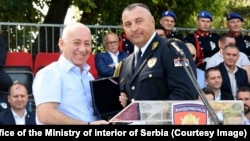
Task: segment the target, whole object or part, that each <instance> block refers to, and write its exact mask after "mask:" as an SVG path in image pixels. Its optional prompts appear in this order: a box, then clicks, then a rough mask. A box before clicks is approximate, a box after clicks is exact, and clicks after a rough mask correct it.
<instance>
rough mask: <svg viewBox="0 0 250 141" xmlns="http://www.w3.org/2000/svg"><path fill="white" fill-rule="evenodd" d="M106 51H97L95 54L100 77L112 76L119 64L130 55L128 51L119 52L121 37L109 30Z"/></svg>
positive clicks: (105, 39)
mask: <svg viewBox="0 0 250 141" xmlns="http://www.w3.org/2000/svg"><path fill="white" fill-rule="evenodd" d="M104 46H105V48H106V52H105V53H97V54H96V56H95V62H96V69H97V71H98V74H99V76H98V78H105V77H111V76H113V74H114V71H115V68H116V66H117V64H118V63H119V62H120V61H121V60H122V59H124V58H126V57H127V56H128V53H126V52H119V38H118V36H117V35H116V34H115V33H113V32H109V33H107V34H106V35H105V36H104Z"/></svg>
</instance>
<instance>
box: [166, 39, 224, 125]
mask: <svg viewBox="0 0 250 141" xmlns="http://www.w3.org/2000/svg"><path fill="white" fill-rule="evenodd" d="M170 45H172V46H175V45H173V44H170ZM174 48H176V47H174ZM178 48H179V47H178ZM176 52H177V54H178V56H179V58H178V59H179V61H180V62H181V64H182V66H183V67H184V69H185V71H186V72H187V74H188V76H189V78H190V79H191V81H192V83H193V85H194V87H195V89H196V90H197V92H198V93H199V96H200V97H201V100H202V102H203V103H204V105H205V107H206V108H207V110H208V113H209V114H210V116H211V118H212V120H213V121H214V124H215V125H222V124H223V122H222V121H220V120H219V118H218V117H217V115H216V113H215V111H214V110H213V109H212V107H211V105H210V104H209V102H208V100H207V98H206V97H205V94H204V92H203V91H202V89H201V88H200V86H199V84H198V82H197V80H196V77H195V75H194V72H193V70H192V69H191V67H190V65H189V62H186V63H188V65H187V66H186V64H185V59H186V56H185V54H184V52H183V50H182V49H179V50H178V51H176Z"/></svg>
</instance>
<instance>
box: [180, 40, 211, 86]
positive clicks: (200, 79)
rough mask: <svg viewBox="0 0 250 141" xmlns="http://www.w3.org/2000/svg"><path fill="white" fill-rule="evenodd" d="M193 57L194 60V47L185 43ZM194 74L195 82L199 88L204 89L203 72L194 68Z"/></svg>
mask: <svg viewBox="0 0 250 141" xmlns="http://www.w3.org/2000/svg"><path fill="white" fill-rule="evenodd" d="M185 44H186V45H187V47H188V49H189V51H190V53H191V55H192V57H193V60H194V61H195V59H196V49H195V46H194V45H193V44H192V43H185ZM196 73H197V82H198V84H199V86H200V88H204V87H205V86H206V84H205V72H204V71H203V70H202V69H199V68H197V67H196Z"/></svg>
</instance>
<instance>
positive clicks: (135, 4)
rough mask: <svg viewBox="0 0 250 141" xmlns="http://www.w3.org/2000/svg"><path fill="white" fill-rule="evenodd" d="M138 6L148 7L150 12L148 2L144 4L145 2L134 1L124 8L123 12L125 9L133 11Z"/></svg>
mask: <svg viewBox="0 0 250 141" xmlns="http://www.w3.org/2000/svg"><path fill="white" fill-rule="evenodd" d="M137 6H139V7H142V8H145V9H147V10H148V11H149V12H150V9H149V7H148V6H147V5H146V4H143V3H133V4H130V5H128V6H127V7H125V8H124V10H123V12H124V11H125V10H128V11H131V10H133V9H135V8H136V7H137ZM150 13H151V12H150Z"/></svg>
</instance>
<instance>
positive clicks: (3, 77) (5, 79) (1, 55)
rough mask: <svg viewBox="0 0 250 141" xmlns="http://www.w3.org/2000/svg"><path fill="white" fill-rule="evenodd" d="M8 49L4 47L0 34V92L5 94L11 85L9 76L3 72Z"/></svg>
mask: <svg viewBox="0 0 250 141" xmlns="http://www.w3.org/2000/svg"><path fill="white" fill-rule="evenodd" d="M7 51H8V49H7V48H6V46H5V43H4V40H3V37H2V34H1V33H0V91H4V92H7V91H8V89H9V87H10V86H11V85H12V80H11V78H10V76H9V75H8V74H7V73H6V72H5V71H4V70H3V68H4V66H5V62H6V55H7Z"/></svg>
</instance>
